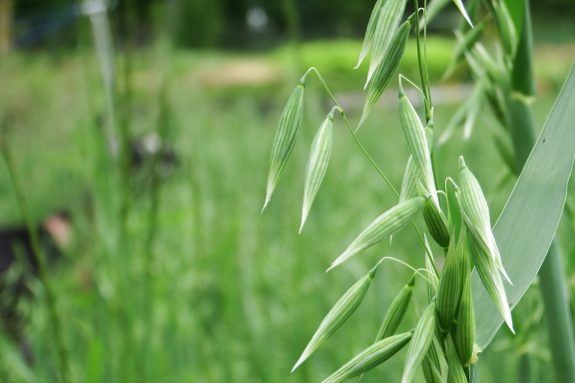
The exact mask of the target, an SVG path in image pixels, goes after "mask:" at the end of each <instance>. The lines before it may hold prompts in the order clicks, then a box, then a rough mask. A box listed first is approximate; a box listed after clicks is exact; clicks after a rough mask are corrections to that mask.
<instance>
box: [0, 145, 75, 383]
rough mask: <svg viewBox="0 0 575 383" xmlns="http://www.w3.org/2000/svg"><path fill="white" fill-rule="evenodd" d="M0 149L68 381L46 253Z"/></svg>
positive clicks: (6, 156)
mask: <svg viewBox="0 0 575 383" xmlns="http://www.w3.org/2000/svg"><path fill="white" fill-rule="evenodd" d="M0 151H1V152H2V157H3V158H4V161H5V163H6V167H7V168H8V173H9V176H10V181H11V182H12V186H13V187H14V192H15V193H16V198H17V200H18V205H19V207H20V213H21V214H22V218H23V219H24V222H25V223H26V228H27V229H28V234H29V235H30V239H31V241H32V250H33V254H34V257H35V259H36V262H37V263H38V273H39V278H40V282H41V283H42V285H43V286H44V289H45V291H46V306H47V310H48V317H49V321H50V325H51V327H52V334H53V336H54V343H56V348H57V349H58V356H59V359H60V378H61V379H62V382H63V383H68V382H70V378H69V376H68V371H69V362H68V352H67V350H66V346H65V344H64V338H63V336H62V324H61V322H60V317H59V316H58V310H57V308H56V295H55V294H54V290H53V288H52V283H51V279H50V278H49V277H48V265H47V260H46V254H45V253H44V251H43V249H42V246H41V244H40V238H39V237H38V230H37V229H36V227H34V225H33V223H32V218H31V217H30V212H29V210H28V204H27V203H26V198H25V197H24V189H23V188H22V184H21V183H20V179H19V178H18V174H17V172H16V170H15V167H14V162H13V160H12V154H11V152H10V149H9V148H8V145H7V143H6V142H5V141H4V140H0Z"/></svg>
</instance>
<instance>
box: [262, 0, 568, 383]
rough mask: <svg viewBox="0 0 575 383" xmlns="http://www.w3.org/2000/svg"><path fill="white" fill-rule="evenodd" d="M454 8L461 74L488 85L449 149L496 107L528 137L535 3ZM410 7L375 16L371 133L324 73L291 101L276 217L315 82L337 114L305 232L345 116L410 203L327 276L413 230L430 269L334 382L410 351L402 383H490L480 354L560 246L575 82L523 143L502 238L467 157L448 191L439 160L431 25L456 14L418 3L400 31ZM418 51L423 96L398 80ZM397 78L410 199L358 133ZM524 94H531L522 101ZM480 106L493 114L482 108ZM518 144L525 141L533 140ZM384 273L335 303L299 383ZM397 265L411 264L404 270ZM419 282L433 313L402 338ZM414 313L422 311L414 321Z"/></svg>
mask: <svg viewBox="0 0 575 383" xmlns="http://www.w3.org/2000/svg"><path fill="white" fill-rule="evenodd" d="M454 2H455V4H456V5H457V7H458V9H459V10H460V11H461V13H462V15H463V22H462V24H461V27H460V29H459V32H458V36H459V41H460V44H459V46H458V48H457V51H456V52H455V56H454V61H453V65H457V64H458V63H459V62H460V61H462V60H467V62H468V64H469V66H470V67H471V70H472V73H473V75H474V77H475V78H476V80H477V88H476V90H475V91H474V92H473V96H472V101H470V102H466V103H464V105H463V108H462V110H460V112H458V113H457V114H456V115H455V117H456V118H457V119H458V120H455V121H454V122H452V123H450V124H449V126H447V127H446V128H445V129H442V130H443V132H445V133H444V135H443V136H442V137H441V138H440V142H444V141H445V140H447V139H448V137H449V135H450V134H451V133H453V132H454V131H455V130H456V128H457V127H458V126H460V125H464V126H465V128H464V131H465V132H466V133H465V134H467V135H468V134H469V133H470V131H471V129H472V128H473V126H474V125H475V118H476V117H477V116H478V115H479V112H480V110H481V109H480V107H481V106H487V107H489V108H491V111H492V115H493V116H494V118H495V119H496V120H498V122H499V123H500V124H501V125H502V126H504V127H507V128H508V129H509V130H511V135H512V136H513V134H514V132H515V131H514V129H517V127H518V126H520V124H519V123H517V122H515V120H516V119H519V118H523V119H529V118H530V117H529V116H530V114H529V113H530V111H529V110H528V107H529V103H530V101H531V100H530V96H531V93H529V92H530V88H529V86H530V84H529V81H532V75H531V77H529V75H530V72H527V74H526V73H525V65H519V64H517V62H515V63H514V61H518V60H526V57H527V56H528V55H529V51H528V50H529V49H530V42H526V41H525V40H526V38H527V37H529V35H530V30H528V31H527V32H524V33H518V32H517V31H525V29H529V27H530V23H529V14H528V7H526V6H525V4H523V6H521V7H519V8H518V9H517V4H518V3H520V2H511V1H509V2H507V1H499V0H491V1H483V2H480V1H476V0H472V1H470V2H467V3H466V6H464V5H463V3H462V2H461V1H460V0H456V1H454ZM406 3H407V0H386V1H384V0H379V1H377V3H376V4H375V6H374V9H373V11H372V15H371V17H370V20H369V23H368V26H367V29H366V34H365V38H364V43H363V46H362V49H361V52H360V56H359V60H358V66H359V65H362V62H363V61H364V59H365V58H366V57H367V56H368V54H369V53H371V56H370V63H369V71H368V77H367V79H366V83H365V89H366V101H365V104H364V108H363V112H362V115H361V118H360V120H359V123H358V124H357V125H352V123H351V122H350V121H349V120H348V118H347V115H346V113H345V111H344V110H343V109H342V108H341V106H340V105H339V104H338V102H337V100H336V99H335V97H334V96H333V94H332V93H331V92H330V90H329V88H328V85H327V84H326V83H325V81H324V80H323V78H322V77H321V75H320V73H319V72H318V71H317V70H316V69H315V68H310V69H309V70H308V71H307V72H305V74H304V75H303V77H302V78H301V79H300V81H299V84H298V85H297V86H296V88H295V89H294V91H293V93H292V95H291V96H290V98H289V100H288V102H287V104H286V106H285V109H284V111H283V113H282V115H281V117H280V122H279V126H278V129H277V132H276V136H275V139H274V142H273V148H272V155H271V159H270V167H269V173H268V182H267V191H266V198H265V204H264V208H265V206H266V205H267V204H268V203H269V202H270V200H271V198H272V195H273V192H274V189H275V188H276V186H277V185H278V182H279V180H280V178H281V175H282V173H283V171H284V169H285V166H286V163H287V162H288V160H289V158H290V155H291V153H292V151H293V148H294V145H295V143H296V140H297V137H298V133H299V131H300V129H301V128H302V116H303V112H304V110H303V109H304V97H305V87H306V84H307V82H308V81H310V79H311V76H310V75H312V73H315V74H316V75H317V77H318V78H319V81H320V82H321V84H322V85H323V87H324V88H325V90H326V92H327V93H328V95H329V96H330V98H331V100H332V101H333V103H334V106H333V108H332V109H331V111H329V112H328V114H327V116H326V119H325V120H324V122H323V123H322V124H321V126H320V128H319V129H318V131H317V134H316V136H315V138H314V140H313V143H312V145H311V149H310V154H309V159H308V163H307V168H306V176H305V187H304V188H305V192H304V203H303V208H302V219H301V227H300V231H301V230H302V229H303V228H304V224H305V220H306V218H307V216H308V213H309V212H310V211H311V207H312V205H313V200H314V198H315V196H316V193H317V191H318V189H319V187H320V185H321V182H322V179H323V177H324V175H325V172H326V169H327V166H328V163H329V159H330V156H331V149H332V136H333V134H334V129H333V120H334V118H335V111H337V112H338V113H339V114H340V116H341V118H342V119H343V121H344V123H345V125H346V127H347V129H348V130H349V133H350V134H351V136H352V138H353V140H354V141H355V142H356V143H357V145H358V147H359V149H360V150H361V152H362V153H363V154H364V155H365V156H366V158H367V159H368V160H369V161H370V163H371V164H372V165H373V166H374V168H375V169H376V170H377V172H378V173H379V175H381V177H383V178H384V180H385V181H386V183H387V184H388V186H389V188H390V190H391V192H392V193H394V194H395V196H396V197H397V198H398V202H397V204H396V205H395V206H393V207H391V208H389V209H388V210H387V211H384V212H382V213H381V215H379V216H378V217H377V218H375V219H374V220H373V222H372V223H371V224H370V225H368V226H367V227H366V228H364V229H363V230H358V235H357V237H356V239H355V240H353V241H352V243H351V244H349V245H348V246H347V248H345V249H344V250H343V252H342V253H341V254H340V255H339V256H337V257H336V258H335V259H334V261H333V262H332V264H331V265H330V266H329V268H328V271H331V270H332V269H334V268H337V267H338V266H340V265H342V264H344V263H345V262H346V261H347V260H349V259H350V258H352V257H356V256H359V254H360V253H361V252H362V251H363V250H365V249H366V248H368V247H371V246H374V245H376V244H377V243H378V242H381V241H382V240H384V239H386V238H389V237H391V236H392V235H393V234H394V233H396V232H397V231H399V230H402V229H403V228H404V227H406V226H412V227H413V228H414V230H415V231H416V232H417V234H418V236H419V238H420V240H421V245H422V254H423V255H424V257H423V259H422V262H424V267H421V266H422V265H407V266H408V267H411V268H412V269H413V270H414V272H415V273H414V275H413V277H412V278H411V279H410V280H409V281H406V285H405V287H404V288H403V289H401V290H400V291H399V292H398V295H397V297H396V298H395V299H394V300H393V302H392V303H391V305H390V306H389V308H388V309H387V312H386V314H385V316H384V318H383V320H382V323H381V326H380V330H379V331H378V333H377V334H374V341H373V343H372V344H371V345H366V348H365V350H364V351H362V352H361V353H359V354H358V355H356V356H355V357H353V358H352V359H351V360H350V361H349V362H348V363H346V364H345V365H343V366H342V367H341V368H339V369H338V370H337V371H335V372H333V374H332V375H330V376H329V377H327V378H326V379H325V380H324V381H323V383H327V382H330V383H334V382H342V381H345V380H347V379H349V378H352V377H355V376H360V375H362V374H364V373H366V372H368V371H369V370H371V369H373V368H374V367H376V366H377V365H379V364H381V363H383V362H384V361H386V360H387V359H389V358H391V357H392V356H393V355H394V354H396V353H397V352H398V351H399V350H401V349H403V348H406V349H407V353H406V357H405V365H404V371H403V376H402V379H401V383H409V382H411V381H412V380H413V379H414V377H415V375H416V373H417V371H418V370H419V368H420V367H421V369H422V371H423V375H424V377H425V380H426V382H428V383H434V382H445V381H447V382H469V383H472V382H478V379H479V378H478V372H477V362H478V360H479V359H480V358H479V353H480V352H481V351H482V350H484V349H485V347H487V345H488V344H489V343H490V341H491V339H492V338H493V336H494V334H495V332H496V331H497V330H498V329H499V327H500V326H501V324H502V323H503V322H505V323H506V325H507V327H508V328H509V329H510V330H511V331H514V329H513V318H512V316H511V309H512V308H513V307H514V306H515V305H516V304H517V302H518V301H519V299H520V298H521V296H522V295H523V294H524V293H525V291H526V289H527V288H528V287H529V285H530V284H531V282H532V281H533V278H534V277H535V275H536V274H537V272H538V270H539V268H540V266H541V263H542V262H543V260H544V259H545V255H546V253H547V251H548V249H549V248H550V246H551V243H552V240H553V236H554V233H555V230H556V228H557V225H558V222H559V218H560V216H561V213H562V210H563V206H564V203H565V198H566V193H567V182H568V179H569V177H570V174H571V169H572V166H573V159H574V158H575V147H574V146H573V145H572V144H570V143H572V142H573V139H575V131H574V129H572V127H571V125H572V123H571V121H572V120H573V118H574V117H575V115H574V114H575V113H574V112H573V110H572V108H570V107H569V105H570V104H573V103H575V74H573V70H572V72H571V74H570V75H569V77H568V79H567V80H566V84H565V86H564V88H563V90H562V92H561V94H560V95H559V97H558V99H557V102H556V104H555V106H554V108H553V110H552V111H551V114H550V115H549V118H548V121H547V123H546V125H545V127H544V128H543V130H542V132H541V135H540V137H539V139H538V140H537V142H536V143H535V145H534V146H533V145H529V143H528V142H523V141H520V142H518V143H517V144H516V149H515V155H516V156H517V157H516V158H517V159H516V161H515V165H513V166H514V169H515V170H516V171H517V172H518V173H519V171H520V170H521V169H522V171H521V172H520V176H519V179H518V181H517V183H516V185H515V188H514V190H513V192H512V193H511V195H510V197H509V199H508V201H507V204H506V206H505V208H504V210H503V212H502V213H501V215H500V216H499V218H498V220H497V223H496V224H495V226H493V227H492V225H491V217H490V212H489V209H488V204H487V200H486V198H485V196H484V193H483V191H482V189H481V185H480V184H479V182H478V180H477V178H476V177H475V176H474V174H473V170H474V169H473V168H470V167H468V166H467V164H466V162H465V160H464V158H463V157H460V158H459V159H456V158H454V159H453V161H459V174H457V175H453V177H448V178H447V179H445V180H444V181H443V182H437V181H436V180H437V174H436V171H435V169H436V166H435V165H436V164H435V163H434V151H437V150H441V146H440V145H437V143H436V142H434V137H435V136H436V135H435V128H436V127H435V126H434V119H433V113H434V106H433V99H432V93H431V88H430V84H429V76H428V74H427V65H426V56H427V54H428V52H427V49H426V30H427V28H426V25H427V22H428V18H429V17H430V16H433V15H434V14H437V12H438V11H439V10H440V9H441V7H442V6H443V5H445V4H446V3H447V1H443V0H436V1H433V2H431V5H430V7H427V4H426V3H424V4H419V3H418V1H417V0H415V1H414V9H415V10H416V12H415V13H413V14H412V15H409V16H408V17H407V18H406V19H405V21H403V22H402V20H403V16H404V12H405V8H406ZM509 4H511V5H509ZM420 5H421V6H422V7H421V8H420ZM466 7H467V8H466ZM489 23H495V25H496V27H497V30H498V32H499V40H498V41H497V42H496V43H495V44H494V46H495V48H494V52H495V53H491V51H489V50H488V49H486V48H484V46H483V45H481V44H482V43H481V42H480V41H481V38H482V31H483V29H484V28H485V27H486V25H488V24H489ZM411 36H414V37H411ZM525 36H527V37H525ZM409 38H415V39H416V40H417V44H416V46H417V54H418V62H419V72H420V78H419V79H417V81H418V83H419V84H416V79H408V78H406V77H404V76H403V75H401V74H400V75H399V77H395V72H396V69H397V67H398V65H399V62H400V61H401V58H402V56H403V54H404V52H405V49H406V46H407V41H408V39H409ZM429 54H432V52H429ZM529 63H530V62H526V65H529ZM451 71H452V68H448V71H447V73H448V74H449V73H450V72H451ZM527 71H528V69H527ZM396 79H397V81H398V83H397V86H398V104H399V108H398V110H399V121H400V125H401V128H402V130H403V132H404V135H405V139H406V142H407V145H408V147H409V151H410V154H411V155H410V157H409V159H407V163H406V165H405V172H404V178H403V182H402V185H401V189H400V190H399V191H397V190H396V189H395V187H394V186H393V185H392V183H391V182H390V181H389V179H388V178H387V177H386V176H385V173H384V172H383V171H382V170H381V169H380V168H379V167H378V165H377V164H376V163H375V162H374V161H373V159H372V158H371V157H370V156H369V154H368V153H367V152H366V150H365V148H364V147H363V146H362V144H361V142H360V141H359V139H358V137H357V136H356V134H355V132H356V131H357V129H359V127H360V126H361V125H362V124H363V122H364V121H366V119H375V118H377V117H376V116H375V115H372V113H371V112H372V110H373V107H374V105H375V104H376V102H377V101H378V99H379V98H380V96H381V94H382V93H383V91H384V89H385V88H386V86H387V85H388V84H389V83H391V82H394V81H396ZM407 87H412V88H414V89H416V90H417V91H418V92H420V93H421V95H422V96H423V99H424V103H423V111H422V113H421V115H422V116H423V118H420V113H418V112H417V110H416V109H415V108H414V106H413V103H412V101H411V100H410V99H409V97H408V96H407V93H406V91H405V90H406V88H407ZM523 90H525V92H521V91H523ZM477 100H481V101H483V104H482V103H479V104H478V103H477V102H476V101H477ZM515 134H516V136H521V133H515ZM531 146H533V150H531ZM529 153H531V154H530V156H529V158H528V159H527V155H529ZM521 156H523V157H521ZM511 158H512V157H511ZM520 158H522V159H520ZM526 159H527V160H526ZM525 160H526V162H525ZM523 162H524V166H523ZM518 164H521V166H519V165H518ZM420 213H421V215H422V216H423V219H424V222H425V229H421V228H418V227H417V225H416V224H415V223H414V221H413V219H414V218H415V217H416V216H417V215H419V214H420ZM428 238H429V239H432V240H434V241H435V242H436V243H437V244H438V245H439V247H440V248H441V249H442V253H443V254H441V255H443V256H444V257H445V264H444V266H443V268H442V269H441V270H439V269H438V267H437V266H436V257H437V256H438V255H439V254H433V252H432V250H431V247H430V246H429V244H428ZM384 260H393V258H391V257H384V258H382V260H380V261H379V262H378V263H377V264H376V265H375V266H373V268H372V269H371V271H370V272H369V273H368V274H367V275H365V276H364V277H363V278H361V279H360V280H359V281H358V282H356V283H355V284H354V285H353V286H351V287H350V288H349V289H348V290H347V292H346V293H345V294H344V295H343V296H342V297H341V298H340V299H339V300H338V301H337V302H336V303H335V304H334V306H333V308H332V309H331V310H330V311H329V312H328V313H327V315H326V316H325V318H324V319H323V321H322V322H321V324H320V325H319V327H318V329H317V331H316V332H315V334H313V336H312V337H311V340H310V342H309V343H308V345H307V347H305V349H304V351H303V353H302V354H301V356H300V357H299V359H297V362H296V364H295V366H294V370H295V369H296V368H298V367H299V366H300V365H301V364H302V363H304V362H305V361H306V360H307V359H308V358H309V357H310V356H311V355H312V354H313V353H314V351H316V350H317V349H318V348H319V347H321V345H322V343H323V342H324V341H325V340H326V339H328V338H329V337H330V336H331V335H333V334H334V333H335V332H336V331H337V330H338V329H339V328H340V327H341V326H342V325H343V324H344V323H345V322H346V320H347V319H348V318H349V317H350V316H351V315H353V313H354V312H355V310H356V309H357V308H358V306H359V305H360V304H361V302H362V300H363V298H364V296H365V295H366V293H367V291H368V290H369V287H370V285H371V282H372V280H373V279H374V278H376V277H377V275H376V271H377V269H378V267H382V266H381V263H382V261H384ZM395 261H397V262H399V263H401V264H403V265H406V264H405V263H404V262H403V261H401V260H395ZM416 280H419V283H420V284H424V285H425V286H426V289H427V292H428V294H427V301H426V302H424V303H421V302H419V304H418V306H419V307H421V314H420V315H419V317H418V319H417V324H416V326H415V328H413V329H412V330H410V331H408V332H405V333H401V334H396V330H397V328H398V326H399V324H400V323H401V321H402V320H403V318H404V317H405V315H407V312H408V308H409V306H410V303H411V301H412V291H413V288H414V285H415V284H416ZM416 311H419V310H418V309H417V308H416ZM445 366H447V369H446V368H445Z"/></svg>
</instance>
